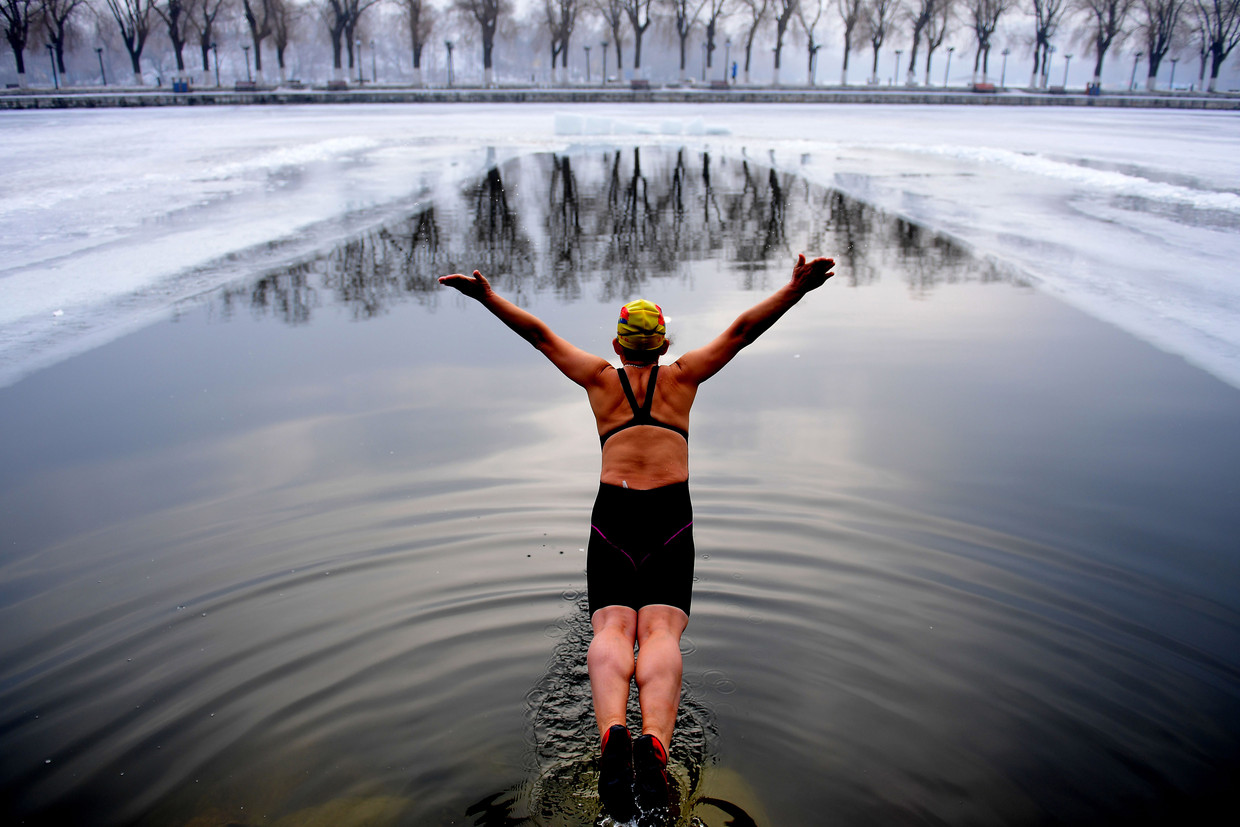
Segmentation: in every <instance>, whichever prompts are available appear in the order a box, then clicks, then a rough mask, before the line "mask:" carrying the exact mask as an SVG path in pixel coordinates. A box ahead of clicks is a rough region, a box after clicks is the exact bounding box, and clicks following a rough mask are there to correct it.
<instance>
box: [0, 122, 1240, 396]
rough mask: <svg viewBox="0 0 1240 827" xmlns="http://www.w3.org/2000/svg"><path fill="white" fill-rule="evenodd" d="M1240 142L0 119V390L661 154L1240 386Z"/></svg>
mask: <svg viewBox="0 0 1240 827" xmlns="http://www.w3.org/2000/svg"><path fill="white" fill-rule="evenodd" d="M1238 126H1240V117H1238V116H1236V115H1233V114H1230V113H1206V112H1180V111H1175V112H1162V111H1136V112H1128V111H1118V110H1066V109H1064V110H1060V109H1043V108H1029V109H1024V108H1021V109H1009V108H1007V107H1003V108H996V107H915V106H910V107H886V106H830V107H828V106H805V105H803V106H783V105H764V104H754V105H703V106H698V107H693V108H692V109H686V108H685V107H670V106H661V105H658V104H650V105H641V104H634V105H627V106H625V105H610V104H609V105H581V106H578V107H573V108H571V109H566V108H564V107H557V106H552V105H528V104H526V105H522V104H515V105H490V104H487V105H484V104H478V105H459V104H452V105H425V106H421V105H420V106H398V105H394V106H378V105H376V106H348V107H272V108H257V107H239V108H222V107H221V108H202V109H192V110H180V109H162V110H107V111H89V112H54V113H52V112H37V111H35V112H14V113H7V114H6V115H5V116H4V118H2V119H0V146H2V147H3V155H4V158H5V163H4V164H3V166H2V167H0V384H8V383H11V382H14V381H16V380H17V379H19V378H21V377H22V376H24V375H26V374H28V373H30V372H31V371H34V370H37V369H39V368H40V367H43V366H45V365H48V364H51V363H53V362H55V361H57V360H59V359H62V358H66V357H68V356H70V355H72V354H74V353H77V352H81V351H82V350H83V349H85V348H89V347H92V346H95V345H97V344H99V343H101V342H106V341H109V340H111V339H112V338H115V337H116V336H119V335H121V334H123V333H124V332H125V331H127V330H131V329H133V328H134V327H135V326H138V325H141V324H145V323H147V322H149V320H151V319H154V318H160V317H163V316H165V315H167V314H169V313H170V312H172V311H173V309H174V308H175V307H176V306H177V305H178V304H179V303H180V302H183V301H185V300H187V299H189V298H192V297H194V296H196V295H200V294H202V293H204V292H206V291H210V290H212V289H214V288H215V287H217V286H218V285H220V284H222V283H224V282H227V281H231V280H234V279H238V278H244V277H246V276H247V275H248V274H252V273H254V272H256V271H260V270H262V269H264V268H267V267H272V266H279V265H281V264H282V263H285V262H288V261H291V260H295V259H297V258H298V257H301V256H304V255H306V254H308V253H309V252H311V251H314V250H318V249H321V248H323V247H326V246H329V245H331V244H333V243H335V242H336V241H338V240H339V239H340V238H342V237H346V236H347V235H349V234H350V233H353V232H356V231H358V230H359V229H361V228H364V227H366V226H369V225H371V224H373V223H376V222H379V221H383V220H385V219H386V218H389V217H393V216H395V215H398V214H399V213H400V212H402V211H404V210H406V209H408V208H409V207H411V206H413V205H414V204H416V203H418V202H419V201H425V200H428V199H431V198H434V195H435V192H436V191H437V190H438V188H441V187H454V186H458V185H459V184H460V183H461V182H462V181H464V180H466V179H469V178H471V177H473V176H476V175H477V174H479V173H480V172H481V171H483V170H484V169H485V168H486V166H487V164H489V163H493V162H495V161H499V160H503V159H505V158H508V157H513V156H516V155H520V154H523V153H528V152H536V151H546V150H564V149H569V148H571V147H577V146H582V145H593V144H597V145H606V146H616V145H628V144H637V143H663V144H672V145H687V146H691V147H693V148H695V149H698V148H708V149H710V150H711V151H713V152H717V153H724V154H732V155H738V156H739V155H744V156H747V157H749V158H751V159H754V160H755V161H757V162H760V163H767V164H774V165H776V166H778V167H780V168H783V169H789V170H795V171H796V172H798V173H799V174H801V175H804V176H805V177H807V178H809V179H811V180H813V181H815V182H817V183H821V184H825V185H828V186H833V187H837V188H839V189H842V190H844V191H846V192H847V193H848V194H849V195H851V196H853V197H856V198H860V199H862V200H865V201H868V202H871V203H873V204H875V205H876V206H879V207H881V208H883V209H885V210H887V211H889V212H893V213H897V214H900V215H902V216H904V217H906V218H908V219H910V220H913V221H916V222H918V223H921V224H923V225H926V226H928V227H930V228H932V229H935V230H937V231H940V232H944V233H947V234H950V235H952V236H953V237H955V238H957V239H958V240H960V241H962V242H964V243H966V244H968V245H969V246H970V247H972V249H974V250H975V251H976V252H977V253H978V254H979V255H984V256H988V257H990V258H993V259H994V260H996V261H999V262H1001V263H1003V264H1005V265H1006V266H1008V267H1010V268H1011V270H1012V271H1013V272H1014V273H1017V274H1019V275H1021V276H1023V277H1024V278H1027V279H1029V280H1030V281H1031V282H1033V283H1035V284H1037V285H1039V286H1040V287H1041V288H1043V289H1045V290H1048V291H1050V292H1053V293H1054V294H1056V295H1058V296H1060V297H1062V298H1063V299H1064V300H1065V301H1067V302H1070V303H1071V304H1073V305H1075V306H1077V307H1079V308H1081V309H1083V310H1085V311H1086V312H1088V313H1091V314H1093V315H1095V316H1097V317H1098V318H1101V319H1104V320H1106V321H1108V322H1111V323H1113V324H1116V325H1118V326H1119V327H1121V328H1123V329H1125V330H1128V331H1129V332H1131V333H1132V334H1133V335H1135V336H1138V337H1140V338H1142V339H1144V340H1146V341H1149V342H1152V343H1154V344H1156V345H1158V346H1159V347H1162V348H1164V349H1166V350H1168V351H1171V352H1173V353H1177V354H1180V355H1181V356H1183V357H1184V358H1185V359H1187V360H1188V361H1190V362H1192V363H1194V364H1196V365H1198V366H1200V367H1202V368H1204V369H1206V370H1208V371H1210V372H1212V373H1214V374H1215V375H1216V376H1218V377H1220V378H1222V379H1224V380H1225V381H1227V382H1229V383H1231V384H1233V385H1236V386H1240V278H1238V276H1237V268H1236V266H1235V262H1236V261H1237V260H1238V259H1240V232H1238V230H1240V164H1237V163H1236V162H1235V158H1236V157H1238V155H1240V154H1238V152H1237V150H1238V149H1240V130H1238V129H1237V127H1238ZM810 252H821V253H824V254H831V252H832V251H829V250H824V251H810Z"/></svg>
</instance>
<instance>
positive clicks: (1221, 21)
mask: <svg viewBox="0 0 1240 827" xmlns="http://www.w3.org/2000/svg"><path fill="white" fill-rule="evenodd" d="M1195 5H1196V7H1197V17H1198V18H1199V19H1200V22H1201V33H1202V35H1203V36H1202V38H1201V42H1202V45H1203V47H1204V48H1203V54H1206V53H1208V54H1209V57H1210V86H1209V88H1208V90H1207V91H1210V92H1215V91H1217V90H1218V70H1219V68H1220V67H1222V65H1223V61H1224V60H1226V59H1227V56H1228V55H1229V54H1231V50H1232V49H1234V48H1236V44H1237V43H1238V42H1240V0H1195ZM1204 66H1205V60H1204V59H1203V60H1202V67H1203V68H1204ZM1202 74H1204V71H1203V72H1202Z"/></svg>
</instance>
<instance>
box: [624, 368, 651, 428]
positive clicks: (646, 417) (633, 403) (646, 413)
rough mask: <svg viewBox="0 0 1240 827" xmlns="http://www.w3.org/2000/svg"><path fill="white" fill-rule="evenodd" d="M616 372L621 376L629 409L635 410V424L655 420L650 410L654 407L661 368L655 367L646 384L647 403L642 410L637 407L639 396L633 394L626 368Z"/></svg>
mask: <svg viewBox="0 0 1240 827" xmlns="http://www.w3.org/2000/svg"><path fill="white" fill-rule="evenodd" d="M616 371H617V372H618V373H619V374H620V387H622V388H624V395H625V396H626V397H628V400H629V407H630V408H632V409H633V423H634V424H642V425H644V424H646V423H648V422H650V421H651V420H653V419H654V417H652V416H651V415H650V408H651V407H652V406H653V405H654V386H655V383H657V382H658V381H659V366H658V365H655V366H654V368H653V369H652V370H651V371H650V381H649V382H647V384H646V401H645V402H644V403H643V404H642V406H641V407H640V408H639V407H637V396H636V394H634V393H633V386H632V385H630V384H629V375H628V374H627V373H625V370H624V368H616Z"/></svg>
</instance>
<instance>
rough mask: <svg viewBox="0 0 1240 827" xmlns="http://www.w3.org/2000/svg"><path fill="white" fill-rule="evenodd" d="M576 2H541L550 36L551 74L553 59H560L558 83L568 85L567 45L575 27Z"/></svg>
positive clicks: (546, 0)
mask: <svg viewBox="0 0 1240 827" xmlns="http://www.w3.org/2000/svg"><path fill="white" fill-rule="evenodd" d="M579 10H580V5H579V2H578V0H543V14H544V16H545V18H546V23H547V31H548V32H549V33H550V34H551V73H552V75H554V74H555V59H556V58H557V57H558V58H559V59H560V77H559V82H560V83H568V44H569V40H570V39H571V38H572V34H573V27H574V26H576V25H577V13H578V11H579Z"/></svg>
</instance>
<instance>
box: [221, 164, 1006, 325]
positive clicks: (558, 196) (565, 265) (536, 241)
mask: <svg viewBox="0 0 1240 827" xmlns="http://www.w3.org/2000/svg"><path fill="white" fill-rule="evenodd" d="M518 192H540V193H545V194H546V197H544V198H533V199H528V198H527V199H517V198H515V197H510V194H515V193H518ZM519 213H520V214H519ZM531 233H532V234H531ZM801 251H805V252H807V253H811V254H822V255H829V256H833V257H834V258H835V259H836V261H837V262H838V264H839V267H838V269H837V272H838V273H839V274H840V275H839V277H838V278H840V279H841V280H847V282H848V283H849V284H850V285H851V286H854V287H856V286H861V285H867V284H872V283H875V282H877V281H878V280H879V279H880V278H881V277H882V276H887V277H889V278H891V277H895V278H901V279H903V280H904V281H905V282H906V283H907V284H908V285H909V286H910V288H911V289H913V290H914V291H915V292H916V293H917V294H918V295H926V294H928V293H929V291H931V290H932V289H934V288H935V287H936V286H938V285H940V284H944V283H951V282H954V281H961V280H978V279H980V280H983V281H990V280H996V279H999V278H1000V276H999V274H998V272H997V271H996V270H995V268H994V267H993V266H990V265H987V264H986V263H984V262H980V261H977V260H975V259H973V258H972V257H971V256H970V255H969V253H968V252H967V251H966V250H964V249H963V248H961V247H960V246H959V245H957V244H955V243H954V242H952V241H951V240H950V239H948V238H945V237H943V236H941V235H938V234H936V233H933V232H930V231H928V230H926V229H925V228H923V227H921V226H920V225H917V224H913V223H911V222H909V221H906V220H904V219H900V218H896V217H894V216H891V215H888V214H886V213H884V212H882V211H881V210H878V209H877V208H875V207H872V206H870V205H868V204H865V203H863V202H861V201H856V200H854V199H852V198H849V197H848V196H845V195H844V194H843V193H840V192H838V191H834V190H827V189H824V188H822V187H818V186H816V185H813V184H811V183H809V182H808V181H806V180H804V179H801V178H798V177H797V176H796V175H795V174H793V173H791V172H781V171H779V170H778V169H776V168H775V167H774V166H773V165H767V164H756V163H754V162H753V161H752V160H748V159H744V158H741V159H737V158H728V157H726V156H724V157H719V156H712V155H710V154H709V153H706V152H703V153H701V154H700V155H694V153H692V152H691V151H689V150H683V149H682V150H680V151H677V152H674V153H673V152H665V151H662V150H659V149H657V148H644V149H643V148H635V149H631V150H616V151H609V152H607V153H605V154H602V155H592V154H581V155H542V156H532V157H527V158H523V159H517V160H515V161H512V162H510V163H508V164H506V165H503V166H497V167H492V168H491V169H489V170H488V171H487V172H486V173H485V175H483V176H482V177H481V178H479V179H478V181H477V182H476V183H475V184H473V185H471V186H469V187H467V188H466V189H464V190H462V191H461V192H460V193H459V194H458V195H457V196H456V197H455V198H452V197H449V198H445V199H441V200H440V201H437V202H436V203H433V204H430V205H428V206H425V207H423V208H421V209H419V210H417V211H415V212H412V213H411V214H410V215H409V216H407V217H406V218H404V219H402V220H400V221H397V222H394V223H391V224H388V225H386V226H383V227H380V228H378V229H374V230H371V231H368V232H366V233H363V234H361V235H359V236H357V237H355V238H352V239H350V240H349V241H347V242H345V243H343V244H340V245H339V246H337V247H335V248H334V249H332V250H331V251H329V252H327V253H325V254H323V255H320V256H317V257H314V258H311V259H309V260H307V261H303V262H301V263H299V264H297V265H295V266H292V267H288V268H286V269H283V270H281V271H279V272H276V273H272V274H268V275H265V276H263V277H261V278H259V279H257V280H255V281H254V282H252V283H251V284H250V285H247V286H245V287H239V288H233V289H231V290H227V291H224V292H223V293H222V294H221V297H220V299H219V302H220V305H221V306H222V309H223V313H224V315H228V314H230V313H231V312H233V309H234V307H235V306H238V305H247V306H249V307H250V308H251V309H252V311H253V312H255V313H257V314H260V315H271V316H274V317H276V318H280V319H282V320H283V321H285V322H287V323H290V324H304V323H306V322H308V321H309V320H310V318H311V315H312V314H313V312H314V310H315V309H316V308H318V307H319V306H320V305H321V304H322V303H323V300H324V297H325V296H327V297H331V300H332V301H334V302H335V303H338V304H342V305H345V306H346V307H348V308H349V310H350V311H351V313H352V314H353V315H354V317H355V318H363V319H364V318H370V317H373V316H376V315H381V314H382V313H385V312H386V311H387V310H388V309H389V307H390V306H391V305H392V304H394V303H397V302H400V301H408V300H410V299H412V300H414V301H419V302H425V303H428V304H429V303H433V302H434V301H436V296H438V295H439V291H438V286H437V278H438V276H440V275H443V274H445V273H452V272H469V271H471V270H473V269H474V268H477V269H479V270H482V271H483V272H484V273H486V274H487V275H488V277H490V278H492V280H493V281H494V282H495V283H496V284H497V286H498V287H499V288H500V289H502V290H504V291H505V292H506V293H508V295H510V296H514V297H516V298H517V299H518V300H521V299H522V298H523V297H525V296H527V294H529V293H530V292H541V291H545V290H552V291H554V292H555V293H556V295H558V296H560V297H561V298H563V299H565V300H569V301H572V300H576V299H578V298H580V297H581V295H582V294H583V291H584V289H585V286H586V285H587V284H589V283H590V282H595V283H597V289H596V290H595V291H594V292H595V294H596V297H597V298H598V299H600V300H602V301H607V302H611V301H615V300H616V299H619V298H621V297H624V298H631V297H632V296H634V295H638V294H640V293H641V292H642V290H643V285H645V284H646V282H647V281H648V280H649V279H651V278H652V277H660V276H662V277H666V276H675V275H678V274H680V273H682V272H684V268H683V265H685V264H687V263H690V262H695V261H702V260H708V259H709V260H722V261H726V262H730V263H731V267H732V269H734V270H738V271H741V272H742V273H744V274H745V275H744V280H743V281H742V282H741V287H742V288H743V289H767V288H768V287H769V286H770V285H769V284H767V282H766V279H765V276H764V274H765V273H766V271H767V270H768V266H769V265H772V264H773V265H775V267H776V268H777V269H778V270H779V271H780V272H781V273H782V272H783V269H784V268H785V267H786V266H787V265H788V263H789V262H790V261H791V260H792V258H793V257H794V256H795V254H796V253H798V252H801Z"/></svg>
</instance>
